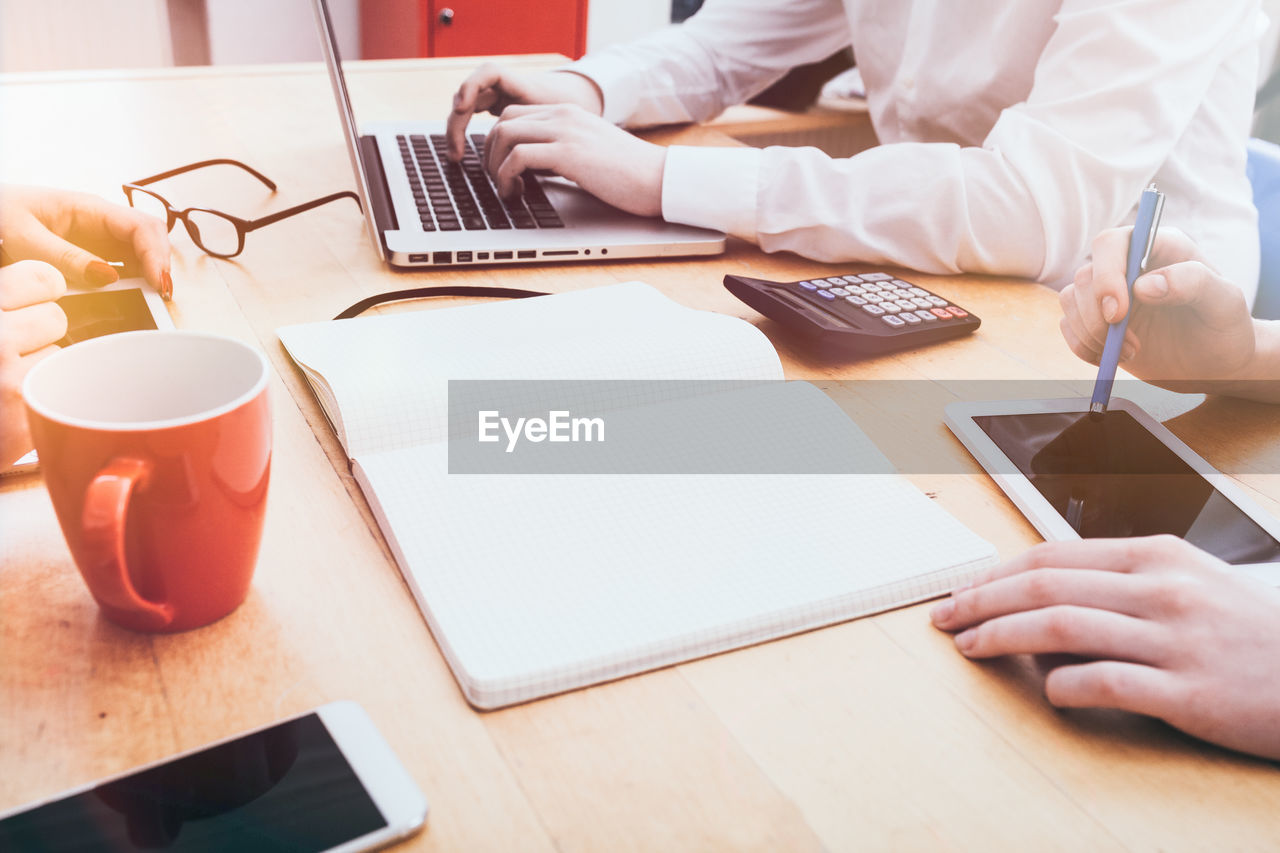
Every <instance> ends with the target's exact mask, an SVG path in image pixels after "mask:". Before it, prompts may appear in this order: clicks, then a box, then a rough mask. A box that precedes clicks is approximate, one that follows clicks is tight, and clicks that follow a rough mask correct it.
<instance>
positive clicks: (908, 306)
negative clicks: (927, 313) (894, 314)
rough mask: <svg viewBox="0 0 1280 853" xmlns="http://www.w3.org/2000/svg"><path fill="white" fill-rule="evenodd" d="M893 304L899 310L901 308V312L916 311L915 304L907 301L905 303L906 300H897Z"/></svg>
mask: <svg viewBox="0 0 1280 853" xmlns="http://www.w3.org/2000/svg"><path fill="white" fill-rule="evenodd" d="M894 304H895V305H897V306H898V307H899V308H901V309H902V310H903V311H914V310H916V306H915V303H913V302H909V301H907V300H906V299H899V300H898V301H897V302H895V303H894Z"/></svg>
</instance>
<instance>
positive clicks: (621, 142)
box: [448, 63, 666, 216]
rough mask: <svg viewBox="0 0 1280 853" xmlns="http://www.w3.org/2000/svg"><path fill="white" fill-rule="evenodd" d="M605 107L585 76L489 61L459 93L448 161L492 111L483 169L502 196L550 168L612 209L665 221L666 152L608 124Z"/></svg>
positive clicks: (451, 116) (459, 152)
mask: <svg viewBox="0 0 1280 853" xmlns="http://www.w3.org/2000/svg"><path fill="white" fill-rule="evenodd" d="M603 103H604V102H603V100H602V97H601V94H600V90H599V88H597V87H596V84H595V83H593V82H591V81H590V80H588V79H587V78H586V77H583V76H581V75H580V74H574V73H573V72H565V71H550V72H545V73H542V74H528V75H518V74H513V73H511V72H509V71H506V70H504V69H503V68H502V67H501V66H498V65H494V64H492V63H487V64H485V65H482V66H481V67H480V68H478V69H476V71H475V72H473V73H472V75H471V76H470V77H468V78H467V80H466V81H465V82H464V83H463V84H462V86H461V87H459V89H458V92H457V94H455V95H454V98H453V110H452V112H451V113H450V114H449V122H448V142H449V145H448V154H449V157H450V159H452V160H454V161H455V162H457V161H460V160H461V159H462V157H463V156H464V154H465V148H466V127H467V122H469V121H470V120H471V116H472V115H473V114H474V113H476V112H480V111H486V110H487V111H488V112H491V113H494V114H496V115H498V116H499V120H498V123H497V124H496V125H495V126H494V128H493V130H491V131H490V133H489V141H488V143H487V144H486V145H485V153H484V165H485V169H486V170H487V171H488V172H489V175H490V176H491V177H492V178H493V182H494V184H495V185H496V186H497V188H498V192H499V193H500V194H501V195H502V196H503V198H504V199H510V198H513V197H514V196H516V195H519V193H520V192H521V188H522V181H521V175H522V174H523V173H524V172H525V171H526V170H528V169H546V170H547V171H550V172H553V173H555V174H557V175H560V176H561V177H565V178H568V179H569V180H571V181H573V182H574V183H576V184H578V185H579V186H580V187H582V188H583V189H585V190H586V191H587V192H589V193H591V194H592V195H594V196H596V197H597V198H599V199H601V200H602V201H605V202H607V203H609V204H612V205H613V206H614V207H617V208H621V209H622V210H625V211H627V212H629V213H635V214H638V215H640V216H661V215H662V172H663V168H664V166H665V164H666V150H665V149H664V148H662V147H661V146H658V145H653V144H652V143H649V142H645V141H644V140H642V139H639V138H638V137H635V136H633V135H631V134H630V133H628V132H626V131H625V130H622V129H620V128H618V127H616V126H614V125H613V124H610V123H609V122H607V121H605V120H604V119H603V118H601V117H600V113H601V111H602V109H603Z"/></svg>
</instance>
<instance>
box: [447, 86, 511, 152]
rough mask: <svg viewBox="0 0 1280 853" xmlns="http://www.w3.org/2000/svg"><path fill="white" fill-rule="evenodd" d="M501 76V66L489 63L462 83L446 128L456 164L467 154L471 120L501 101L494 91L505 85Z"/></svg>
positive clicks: (455, 95)
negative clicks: (502, 83) (466, 135)
mask: <svg viewBox="0 0 1280 853" xmlns="http://www.w3.org/2000/svg"><path fill="white" fill-rule="evenodd" d="M502 74H503V72H502V68H501V67H500V66H498V65H494V64H493V63H491V62H486V63H485V64H484V65H481V66H480V67H479V68H477V69H476V70H475V71H473V72H472V73H471V76H470V77H468V78H467V79H466V80H464V81H462V85H461V86H459V87H458V91H457V92H456V93H454V96H453V109H452V110H451V111H450V112H449V120H448V122H446V127H445V135H446V137H447V138H448V154H449V158H450V159H451V160H453V161H454V162H457V161H459V160H461V159H462V156H463V154H465V153H466V145H465V139H464V136H465V134H466V131H467V124H468V123H470V121H471V116H472V115H473V114H475V113H476V112H477V111H480V110H486V109H489V107H490V106H492V105H493V104H494V103H495V102H496V101H497V100H498V93H497V92H496V91H495V90H494V87H495V86H498V85H499V84H500V83H501V82H502Z"/></svg>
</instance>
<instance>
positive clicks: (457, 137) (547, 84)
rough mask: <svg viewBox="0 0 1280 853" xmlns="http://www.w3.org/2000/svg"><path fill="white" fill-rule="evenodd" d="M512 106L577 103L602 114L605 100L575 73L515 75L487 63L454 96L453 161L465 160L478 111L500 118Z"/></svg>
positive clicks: (451, 123) (451, 117)
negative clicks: (469, 126) (469, 130)
mask: <svg viewBox="0 0 1280 853" xmlns="http://www.w3.org/2000/svg"><path fill="white" fill-rule="evenodd" d="M512 104H577V105H578V106H580V107H582V108H583V109H584V110H586V111H587V112H590V113H592V114H594V115H600V113H601V112H602V111H603V110H604V99H603V96H602V95H601V94H600V88H599V87H598V86H596V84H595V83H593V82H592V81H590V80H588V79H587V78H586V77H583V76H582V75H581V74H574V73H573V72H571V71H545V72H542V73H540V74H515V73H512V72H511V71H508V70H507V69H505V68H503V67H502V66H501V65H495V64H494V63H492V62H486V63H485V64H484V65H481V66H480V67H479V68H477V69H476V70H475V71H473V72H472V73H471V76H470V77H468V78H467V79H466V80H464V81H463V83H462V85H461V86H459V87H458V91H457V93H455V94H454V96H453V110H452V111H451V112H450V113H449V120H448V137H449V158H450V159H451V160H453V161H454V162H455V163H456V162H458V161H459V160H461V159H462V157H463V154H464V153H465V151H464V148H465V146H464V144H463V143H464V139H465V136H466V132H467V123H468V122H470V121H471V116H472V115H474V114H475V113H478V112H489V113H493V114H494V115H496V116H500V115H502V111H503V110H504V109H506V108H507V107H509V106H511V105H512Z"/></svg>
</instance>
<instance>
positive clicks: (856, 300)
mask: <svg viewBox="0 0 1280 853" xmlns="http://www.w3.org/2000/svg"><path fill="white" fill-rule="evenodd" d="M844 301H845V302H848V303H849V304H851V305H866V304H867V300H865V299H863V298H862V297H861V296H846V297H845V298H844Z"/></svg>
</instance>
